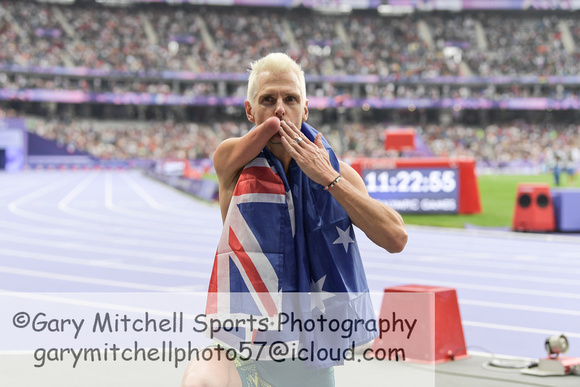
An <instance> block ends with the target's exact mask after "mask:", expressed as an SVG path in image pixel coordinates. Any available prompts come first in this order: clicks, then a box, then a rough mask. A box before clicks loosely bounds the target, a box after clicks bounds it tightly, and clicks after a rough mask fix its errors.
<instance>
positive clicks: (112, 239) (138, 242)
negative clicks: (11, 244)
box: [0, 221, 218, 253]
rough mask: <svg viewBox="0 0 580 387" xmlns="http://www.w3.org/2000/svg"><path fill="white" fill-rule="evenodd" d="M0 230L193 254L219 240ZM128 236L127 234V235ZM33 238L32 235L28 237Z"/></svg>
mask: <svg viewBox="0 0 580 387" xmlns="http://www.w3.org/2000/svg"><path fill="white" fill-rule="evenodd" d="M0 228H4V229H7V230H11V231H21V232H23V233H25V234H36V235H43V236H47V237H52V238H53V237H57V238H76V239H81V240H88V241H91V242H96V241H100V242H103V243H108V244H120V245H128V246H147V247H155V248H164V249H170V250H181V251H186V252H188V253H191V252H192V250H195V249H196V248H200V247H207V246H208V247H215V246H217V241H218V238H217V237H216V238H214V240H215V241H212V240H211V239H209V238H208V237H207V236H202V235H195V234H193V235H190V236H188V237H187V238H180V239H179V241H180V242H176V241H175V239H172V240H171V242H164V241H163V240H162V239H164V238H153V237H149V236H148V237H147V238H139V239H133V238H131V236H127V235H121V234H120V236H107V235H104V234H103V231H102V230H101V233H97V232H94V231H92V232H82V231H76V230H78V228H76V229H74V230H72V229H55V228H46V227H36V226H30V225H26V224H19V223H13V222H2V221H0ZM125 234H126V233H125ZM26 236H31V235H26ZM182 240H183V241H185V242H187V243H181V241H182Z"/></svg>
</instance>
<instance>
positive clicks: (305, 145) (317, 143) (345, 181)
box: [280, 122, 407, 253]
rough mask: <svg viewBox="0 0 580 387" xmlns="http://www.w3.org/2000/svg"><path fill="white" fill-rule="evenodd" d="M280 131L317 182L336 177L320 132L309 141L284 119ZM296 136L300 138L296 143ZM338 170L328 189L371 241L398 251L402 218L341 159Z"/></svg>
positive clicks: (402, 234) (289, 149) (402, 235)
mask: <svg viewBox="0 0 580 387" xmlns="http://www.w3.org/2000/svg"><path fill="white" fill-rule="evenodd" d="M280 134H281V136H282V143H283V145H284V148H285V149H286V151H287V152H288V153H289V154H290V156H292V158H293V159H294V160H295V161H296V163H297V164H298V166H299V167H300V169H302V171H304V173H305V174H306V175H307V176H308V177H310V178H311V179H312V180H314V181H315V182H316V183H318V184H321V185H323V186H327V185H328V184H330V182H332V181H333V180H334V179H335V178H336V177H337V176H338V172H337V171H336V170H335V169H334V168H333V167H332V165H331V164H330V159H329V157H328V152H327V151H326V149H324V146H323V144H322V140H321V138H322V135H321V134H318V135H317V136H316V138H315V139H314V142H312V141H310V140H308V138H307V137H306V136H304V134H302V133H301V132H300V130H299V129H298V128H296V127H295V126H294V125H292V124H288V123H286V122H282V123H281V127H280ZM297 137H300V139H301V141H300V142H298V143H297V142H296V141H295V140H296V138H297ZM340 172H341V175H342V178H341V179H340V181H339V182H338V183H337V184H335V185H334V186H333V187H332V188H330V193H331V194H332V196H333V197H334V198H335V199H336V200H337V201H338V203H339V204H340V205H341V206H342V207H343V208H344V209H345V210H346V213H347V214H348V216H349V217H350V218H351V220H352V222H353V223H354V224H355V225H356V226H357V227H358V228H360V229H361V230H362V231H363V232H364V233H365V234H366V235H367V236H368V237H369V239H370V240H372V241H373V242H374V243H375V244H377V245H378V246H380V247H382V248H384V249H385V250H387V251H389V252H391V253H398V252H401V251H402V250H403V248H404V247H405V245H406V243H407V231H406V230H405V224H404V222H403V218H402V217H401V216H400V215H399V214H398V213H397V212H396V211H395V210H393V209H392V208H390V207H389V206H387V205H385V204H383V203H381V202H379V201H378V200H376V199H373V198H371V197H370V196H369V194H368V192H367V189H366V186H365V184H364V181H363V180H362V178H361V177H360V175H359V174H358V173H357V172H356V171H355V170H354V169H353V168H352V167H350V166H349V165H348V164H346V163H344V162H341V164H340Z"/></svg>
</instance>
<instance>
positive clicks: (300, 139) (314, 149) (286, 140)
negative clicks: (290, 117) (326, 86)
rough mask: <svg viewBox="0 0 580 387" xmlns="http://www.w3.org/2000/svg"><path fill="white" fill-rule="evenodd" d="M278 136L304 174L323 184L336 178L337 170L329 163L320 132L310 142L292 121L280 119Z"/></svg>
mask: <svg viewBox="0 0 580 387" xmlns="http://www.w3.org/2000/svg"><path fill="white" fill-rule="evenodd" d="M280 136H281V138H282V145H283V146H284V149H286V151H287V152H288V154H289V155H290V156H292V158H293V159H294V161H296V164H298V166H299V167H300V169H301V170H302V171H303V172H304V173H305V174H306V176H308V177H309V178H311V179H312V180H313V181H315V182H316V183H318V184H321V185H324V186H326V185H327V184H329V183H330V182H331V181H332V180H334V179H335V178H336V176H337V174H338V172H337V171H336V170H335V169H334V168H333V167H332V165H331V164H330V158H329V156H328V152H327V151H326V149H324V145H323V144H322V134H320V133H318V134H317V135H316V138H315V139H314V142H312V141H310V140H309V139H308V138H307V137H306V136H305V135H304V134H303V133H302V132H301V131H300V129H299V128H297V127H296V125H294V124H293V123H291V122H286V121H280Z"/></svg>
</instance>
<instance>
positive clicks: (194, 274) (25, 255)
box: [0, 248, 210, 280]
mask: <svg viewBox="0 0 580 387" xmlns="http://www.w3.org/2000/svg"><path fill="white" fill-rule="evenodd" d="M0 255H2V256H3V257H14V258H20V259H34V260H38V261H44V262H55V263H64V264H69V265H80V266H89V267H95V268H104V269H114V270H127V271H136V272H143V273H153V274H163V275H174V276H179V277H190V278H201V279H204V280H207V279H208V278H209V276H210V273H209V272H198V271H188V270H184V269H168V268H164V267H155V266H147V265H134V264H127V263H120V262H112V261H108V260H102V259H81V258H72V257H63V256H60V255H54V254H44V253H42V254H40V253H32V252H27V251H19V250H9V249H2V248H0ZM194 261H195V262H199V263H201V260H199V259H198V260H192V262H194ZM206 263H209V260H206Z"/></svg>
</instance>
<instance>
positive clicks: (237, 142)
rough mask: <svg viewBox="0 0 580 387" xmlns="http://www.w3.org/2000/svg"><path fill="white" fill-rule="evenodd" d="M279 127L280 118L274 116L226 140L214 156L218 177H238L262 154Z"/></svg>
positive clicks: (224, 178)
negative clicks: (240, 172) (241, 171)
mask: <svg viewBox="0 0 580 387" xmlns="http://www.w3.org/2000/svg"><path fill="white" fill-rule="evenodd" d="M279 128H280V120H279V119H278V118H276V117H272V118H269V119H267V120H266V121H265V122H264V123H262V124H261V125H258V126H257V127H256V128H254V129H253V130H250V131H249V132H248V133H246V134H245V135H244V136H242V137H235V138H228V139H227V140H224V141H223V142H222V143H221V144H220V145H219V146H218V147H217V149H216V151H215V153H214V156H213V164H214V168H215V171H216V174H217V175H218V178H219V179H220V180H222V179H223V180H224V182H227V181H228V180H232V179H233V178H234V177H236V176H237V175H238V173H239V171H240V170H241V169H242V168H243V167H244V166H245V165H246V164H247V163H249V162H250V161H252V160H253V159H254V158H255V157H256V156H258V155H259V154H260V152H261V151H262V149H264V147H265V146H266V143H267V142H268V140H269V139H270V138H271V137H272V136H273V135H274V134H276V133H278V130H279Z"/></svg>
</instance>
